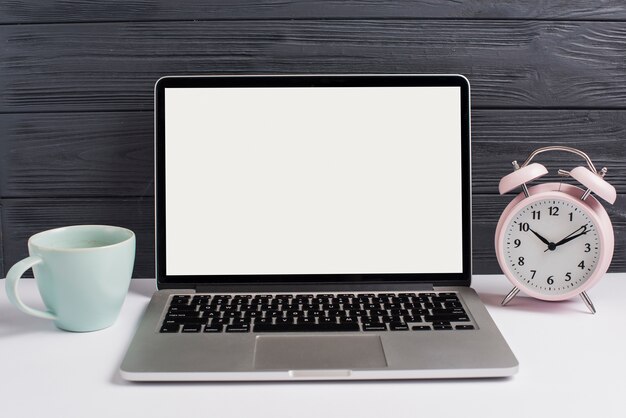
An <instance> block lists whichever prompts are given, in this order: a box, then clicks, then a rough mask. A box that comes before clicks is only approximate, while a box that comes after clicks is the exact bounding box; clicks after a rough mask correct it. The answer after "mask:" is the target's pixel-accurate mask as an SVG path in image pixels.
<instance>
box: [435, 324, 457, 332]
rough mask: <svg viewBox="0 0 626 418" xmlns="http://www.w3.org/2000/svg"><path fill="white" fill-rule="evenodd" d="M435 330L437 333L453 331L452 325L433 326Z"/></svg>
mask: <svg viewBox="0 0 626 418" xmlns="http://www.w3.org/2000/svg"><path fill="white" fill-rule="evenodd" d="M433 329H435V330H437V331H442V330H450V329H452V325H433Z"/></svg>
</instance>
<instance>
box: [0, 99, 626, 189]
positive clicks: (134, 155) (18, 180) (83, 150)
mask: <svg viewBox="0 0 626 418" xmlns="http://www.w3.org/2000/svg"><path fill="white" fill-rule="evenodd" d="M472 119H473V123H472V140H473V143H472V162H473V165H472V168H473V190H474V193H477V194H480V193H487V194H490V193H493V194H495V193H497V187H498V181H499V179H500V177H502V176H504V175H505V174H507V173H509V172H510V171H511V164H510V163H511V161H512V160H514V159H517V160H520V161H522V160H523V159H525V158H526V156H527V155H528V154H529V153H530V152H531V151H532V150H533V149H535V148H538V147H541V146H546V145H552V144H564V145H570V146H574V147H579V148H581V149H583V150H587V151H588V152H589V154H590V156H591V158H592V159H593V160H594V162H595V163H596V165H597V166H598V168H600V167H602V166H605V165H606V166H607V167H608V168H609V173H608V175H607V179H608V180H609V181H611V182H612V183H613V184H614V185H615V187H616V188H617V189H618V191H620V192H622V193H624V192H626V160H625V159H624V158H623V156H624V155H626V113H625V112H623V111H615V110H609V111H595V110H594V111H583V110H579V111H569V110H544V111H539V110H506V111H505V110H487V109H479V110H476V111H474V112H473V114H472ZM152 125H153V120H152V112H81V113H28V114H3V115H0V132H2V133H3V138H2V141H0V196H2V197H5V198H6V197H21V198H26V197H87V196H118V197H122V196H153V194H154V193H153V182H152V178H153V153H154V148H153V128H152ZM537 161H539V162H542V163H544V164H545V165H546V166H547V167H548V168H549V169H551V171H553V172H555V171H556V170H557V169H558V168H564V169H571V168H573V167H574V166H577V165H582V164H584V162H583V161H582V159H579V158H578V157H576V156H571V155H569V154H563V153H556V154H546V155H545V156H541V157H540V158H538V160H537ZM559 180H560V179H559Z"/></svg>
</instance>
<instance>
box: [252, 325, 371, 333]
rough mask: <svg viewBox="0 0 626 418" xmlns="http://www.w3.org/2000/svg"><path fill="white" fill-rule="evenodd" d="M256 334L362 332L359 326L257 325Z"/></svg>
mask: <svg viewBox="0 0 626 418" xmlns="http://www.w3.org/2000/svg"><path fill="white" fill-rule="evenodd" d="M253 331H254V332H348V331H360V329H359V325H358V324H255V325H254V329H253Z"/></svg>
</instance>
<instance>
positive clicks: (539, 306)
mask: <svg viewBox="0 0 626 418" xmlns="http://www.w3.org/2000/svg"><path fill="white" fill-rule="evenodd" d="M478 296H479V297H480V299H481V300H482V301H483V303H484V304H485V305H487V306H488V307H493V308H496V307H497V308H501V309H511V310H515V311H523V312H533V313H539V314H542V313H547V314H558V313H567V312H569V313H573V312H575V313H584V314H589V315H591V313H590V312H589V311H588V310H587V307H586V306H585V304H584V303H583V301H582V300H581V299H580V298H573V299H569V300H562V301H556V302H550V301H544V300H539V299H535V298H531V297H529V296H523V295H521V294H520V295H517V296H516V297H515V298H514V299H513V300H512V301H510V302H509V304H508V305H506V306H502V305H501V302H502V299H504V296H503V295H500V294H495V293H483V292H481V293H479V294H478Z"/></svg>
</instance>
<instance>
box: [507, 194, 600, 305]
mask: <svg viewBox="0 0 626 418" xmlns="http://www.w3.org/2000/svg"><path fill="white" fill-rule="evenodd" d="M503 240H504V241H503V242H502V245H503V249H504V256H505V257H504V258H505V261H506V263H507V267H508V269H509V270H510V272H511V273H512V274H513V276H514V277H515V278H516V279H517V280H518V281H519V283H520V284H521V285H523V286H524V287H527V288H529V289H532V290H533V291H535V292H537V293H541V294H546V295H559V294H564V293H568V292H571V291H572V290H574V289H576V288H577V287H579V286H581V285H582V284H583V283H585V281H586V280H587V279H588V278H589V277H590V276H591V274H592V273H593V271H594V269H595V267H596V266H597V264H598V260H599V258H600V251H601V248H600V238H599V236H598V230H597V228H596V225H595V224H594V221H593V218H592V217H591V216H590V215H589V212H588V211H587V210H586V209H585V208H584V206H582V205H581V204H576V203H574V202H571V201H569V200H565V199H558V198H557V199H544V200H538V201H534V202H532V203H529V204H528V205H526V206H524V207H522V208H521V209H520V210H518V211H517V213H515V214H514V215H513V217H512V219H511V222H510V223H509V224H508V225H506V227H505V231H504V235H503Z"/></svg>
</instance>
